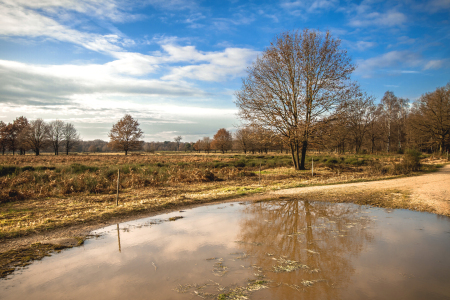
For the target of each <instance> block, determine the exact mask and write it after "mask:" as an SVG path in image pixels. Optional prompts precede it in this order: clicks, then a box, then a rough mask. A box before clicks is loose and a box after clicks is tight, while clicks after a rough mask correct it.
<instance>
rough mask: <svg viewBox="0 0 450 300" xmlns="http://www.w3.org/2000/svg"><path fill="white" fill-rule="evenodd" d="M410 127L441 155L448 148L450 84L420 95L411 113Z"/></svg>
mask: <svg viewBox="0 0 450 300" xmlns="http://www.w3.org/2000/svg"><path fill="white" fill-rule="evenodd" d="M411 117H412V119H413V122H412V124H413V125H412V126H413V127H414V128H415V129H416V131H417V133H418V134H419V135H422V136H423V138H424V139H427V140H429V141H430V144H431V146H432V145H436V146H437V148H438V149H439V151H440V152H441V153H442V152H443V151H444V150H445V149H449V148H450V83H449V84H447V85H446V86H445V87H440V88H437V89H436V90H435V91H434V92H431V93H427V94H425V95H422V97H420V99H419V100H418V101H417V103H415V106H414V109H413V112H412V116H411Z"/></svg>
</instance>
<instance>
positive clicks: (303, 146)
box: [300, 141, 308, 170]
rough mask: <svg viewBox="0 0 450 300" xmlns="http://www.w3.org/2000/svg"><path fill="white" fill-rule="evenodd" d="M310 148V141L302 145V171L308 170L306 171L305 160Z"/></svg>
mask: <svg viewBox="0 0 450 300" xmlns="http://www.w3.org/2000/svg"><path fill="white" fill-rule="evenodd" d="M307 148H308V141H303V143H302V161H301V164H300V170H306V169H305V159H306V149H307Z"/></svg>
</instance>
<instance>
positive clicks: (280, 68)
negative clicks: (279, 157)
mask: <svg viewBox="0 0 450 300" xmlns="http://www.w3.org/2000/svg"><path fill="white" fill-rule="evenodd" d="M354 70H355V65H354V64H353V63H352V61H351V59H350V57H349V56H348V55H347V51H346V50H345V49H343V48H342V47H341V41H340V40H339V39H336V38H333V37H332V36H331V34H330V32H326V33H323V32H319V31H315V30H309V29H304V30H303V31H288V32H283V33H281V34H280V35H278V36H276V37H275V39H274V40H273V41H272V43H271V44H270V46H269V47H267V48H266V50H265V51H264V52H263V53H262V55H261V56H259V57H258V58H257V59H256V61H255V62H254V63H253V64H252V65H251V66H250V67H249V68H248V71H247V73H248V74H247V77H246V78H244V79H243V80H242V87H241V89H240V90H238V91H237V92H236V105H237V107H238V108H239V116H240V118H241V119H242V120H243V122H244V123H246V124H248V125H247V126H246V127H244V129H243V131H242V132H240V133H239V140H240V141H241V142H240V144H241V147H243V148H245V147H247V142H246V141H245V135H248V136H250V133H248V132H250V131H252V130H254V129H252V128H259V130H260V131H261V132H267V134H261V137H263V136H264V137H267V138H264V139H262V140H260V141H259V143H265V140H267V142H268V143H269V142H271V143H272V147H274V144H280V143H281V144H280V145H284V146H285V147H287V148H288V149H289V150H290V152H291V156H292V162H293V165H294V167H295V169H305V158H306V151H307V149H311V148H312V149H315V150H321V149H330V150H335V151H337V152H344V151H346V149H347V150H348V149H351V150H352V151H354V152H362V151H370V152H372V153H373V152H374V151H386V152H392V151H397V152H402V151H403V150H404V149H405V147H415V148H418V149H420V150H428V149H431V151H439V152H441V153H442V152H444V151H448V149H449V148H450V140H449V138H450V137H449V135H450V84H447V86H445V87H441V88H437V89H436V90H435V91H434V92H430V93H427V94H424V95H423V96H422V97H420V99H419V100H418V101H416V102H414V103H413V104H412V105H411V104H410V103H409V100H408V99H403V98H399V97H397V96H395V95H394V93H393V92H391V91H387V92H386V93H385V94H384V96H383V98H382V99H381V103H380V104H379V105H375V104H374V99H373V97H371V96H369V95H367V94H366V93H365V92H363V91H362V90H361V88H360V87H359V85H358V83H357V82H354V81H352V80H351V78H350V75H351V74H352V72H353V71H354ZM242 133H243V134H244V135H242ZM271 136H272V137H274V139H271V138H270V137H271ZM275 137H277V139H278V140H277V139H275ZM274 141H276V142H274ZM281 147H282V146H281Z"/></svg>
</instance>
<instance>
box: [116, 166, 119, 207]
mask: <svg viewBox="0 0 450 300" xmlns="http://www.w3.org/2000/svg"><path fill="white" fill-rule="evenodd" d="M119 182H120V169H119V170H117V194H116V205H117V206H119Z"/></svg>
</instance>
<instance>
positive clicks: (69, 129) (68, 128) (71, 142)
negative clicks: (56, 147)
mask: <svg viewBox="0 0 450 300" xmlns="http://www.w3.org/2000/svg"><path fill="white" fill-rule="evenodd" d="M61 136H62V142H63V144H64V148H65V151H66V155H69V151H70V150H71V149H72V148H73V147H75V145H77V144H78V143H79V142H80V135H79V134H78V132H77V130H76V129H75V127H74V126H73V124H70V123H66V124H64V127H63V129H62V133H61Z"/></svg>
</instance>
